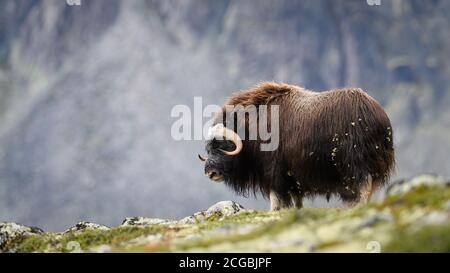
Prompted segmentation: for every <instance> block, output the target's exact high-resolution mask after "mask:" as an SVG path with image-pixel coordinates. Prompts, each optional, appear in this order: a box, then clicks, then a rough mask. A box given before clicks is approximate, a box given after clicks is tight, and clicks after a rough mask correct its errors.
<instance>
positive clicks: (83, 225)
mask: <svg viewBox="0 0 450 273" xmlns="http://www.w3.org/2000/svg"><path fill="white" fill-rule="evenodd" d="M109 229H110V228H109V227H107V226H103V225H99V224H95V223H91V222H80V223H78V224H76V225H75V226H73V227H71V228H69V229H67V230H66V231H64V233H68V232H80V231H84V230H109Z"/></svg>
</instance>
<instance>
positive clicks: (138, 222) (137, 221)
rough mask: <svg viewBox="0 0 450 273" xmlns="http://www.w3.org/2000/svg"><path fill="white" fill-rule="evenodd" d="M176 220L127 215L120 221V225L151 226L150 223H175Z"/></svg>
mask: <svg viewBox="0 0 450 273" xmlns="http://www.w3.org/2000/svg"><path fill="white" fill-rule="evenodd" d="M175 223H176V221H171V220H166V219H160V218H146V217H127V218H125V220H123V222H122V226H151V225H170V224H175Z"/></svg>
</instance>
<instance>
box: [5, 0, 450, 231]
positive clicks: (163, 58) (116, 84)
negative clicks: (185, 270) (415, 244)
mask: <svg viewBox="0 0 450 273" xmlns="http://www.w3.org/2000/svg"><path fill="white" fill-rule="evenodd" d="M0 6H2V7H3V8H2V9H1V10H0V219H2V220H3V221H14V222H21V223H23V224H29V225H37V226H41V227H43V228H45V229H56V230H61V229H63V228H66V227H67V225H70V224H71V223H73V222H74V221H81V220H90V221H94V222H99V223H103V224H108V225H114V224H117V223H118V221H120V219H122V218H123V217H124V216H129V215H133V214H134V215H148V216H151V217H165V218H170V217H180V216H182V215H187V214H189V213H192V212H194V211H198V210H199V209H200V208H202V207H205V206H207V205H208V204H210V203H214V202H215V201H217V200H224V199H231V198H234V197H233V196H234V195H233V194H232V193H231V192H229V191H228V190H227V189H225V188H224V187H223V186H220V185H216V184H213V183H211V182H209V181H207V179H206V178H204V177H203V174H202V171H203V170H202V165H201V164H200V162H198V161H197V159H196V154H197V153H198V152H202V151H203V146H202V143H201V142H195V141H192V142H175V141H174V140H172V138H171V136H170V126H171V124H172V123H173V122H174V120H175V119H174V118H171V116H170V111H171V109H172V107H173V106H174V105H177V104H186V105H189V106H192V104H193V97H194V96H202V98H203V104H204V105H206V104H210V103H214V104H222V103H223V101H224V99H225V98H226V97H227V96H229V95H230V94H231V93H232V92H234V91H236V90H239V89H244V88H247V87H249V86H250V85H253V84H255V83H258V82H260V81H264V80H276V81H285V82H289V83H293V84H298V85H302V86H305V87H306V88H309V89H315V90H325V89H330V88H336V87H342V86H359V87H362V88H363V89H365V90H367V91H368V92H369V93H370V94H371V95H372V96H374V97H375V98H376V99H378V100H379V101H380V102H381V103H382V104H383V105H384V106H385V107H386V109H387V111H388V112H389V114H390V116H391V119H392V121H393V124H394V131H395V134H396V136H395V137H396V138H395V143H396V148H397V161H398V166H397V176H399V177H403V176H411V175H414V174H417V173H422V172H436V173H440V174H442V175H450V168H449V164H448V161H449V159H450V156H449V153H448V151H450V129H449V128H450V126H449V125H450V109H449V107H448V105H449V103H450V95H449V91H450V90H449V87H448V80H449V78H450V68H449V62H448V60H449V57H450V56H449V53H450V51H449V48H450V35H449V34H450V33H449V32H450V31H449V29H450V17H449V15H448V14H449V12H450V2H449V1H445V0H441V1H439V0H435V1H420V0H403V1H402V0H397V1H382V5H381V6H368V5H367V4H366V1H363V0H361V1H360V0H352V1H344V0H341V1H327V0H320V1H308V0H306V1H287V0H286V1H264V2H261V1H255V0H250V1H226V0H219V1H195V0H191V1H138V0H129V1H118V0H111V1H87V0H86V1H82V5H81V6H69V5H67V4H65V3H64V1H57V0H48V1H10V0H1V1H0ZM205 121H206V119H205ZM234 199H236V198H234ZM236 200H237V201H239V202H240V203H242V204H243V205H244V206H246V207H258V208H263V207H266V204H265V203H264V202H262V201H261V200H259V201H254V200H253V199H236ZM54 215H58V219H55V218H54ZM62 215H64V217H65V218H66V219H61V216H62Z"/></svg>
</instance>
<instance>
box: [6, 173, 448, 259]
mask: <svg viewBox="0 0 450 273" xmlns="http://www.w3.org/2000/svg"><path fill="white" fill-rule="evenodd" d="M0 251H1V252H122V251H131V252H159V251H169V252H170V251H177V252H180V251H196V252H208V251H213V252H237V251H252V252H255V251H257V252H258V251H260V252H285V251H292V252H400V251H401V252H404V251H406V252H449V251H450V183H449V180H446V179H444V178H442V177H439V176H434V175H422V176H418V177H415V178H412V179H408V180H402V181H398V182H394V183H392V184H391V185H390V187H389V188H388V189H387V194H386V197H385V198H384V200H381V201H378V202H373V203H370V204H367V205H360V206H358V207H355V208H353V209H337V208H336V209H321V208H304V209H301V210H296V209H290V210H283V211H279V212H267V211H255V210H247V209H244V208H243V207H242V206H241V205H239V204H237V203H235V202H233V201H222V202H219V203H217V204H215V205H213V206H212V207H210V208H209V209H207V210H205V211H201V212H197V213H195V214H194V215H192V216H188V217H185V218H183V219H181V220H166V219H158V218H145V217H134V218H126V219H125V220H124V221H123V223H122V225H120V226H117V227H112V228H109V227H106V226H103V225H98V224H94V223H88V222H82V223H78V224H77V225H75V226H74V227H72V228H70V229H68V230H66V231H65V232H62V233H46V232H43V231H42V230H40V229H38V228H32V227H25V226H22V225H18V224H14V223H0Z"/></svg>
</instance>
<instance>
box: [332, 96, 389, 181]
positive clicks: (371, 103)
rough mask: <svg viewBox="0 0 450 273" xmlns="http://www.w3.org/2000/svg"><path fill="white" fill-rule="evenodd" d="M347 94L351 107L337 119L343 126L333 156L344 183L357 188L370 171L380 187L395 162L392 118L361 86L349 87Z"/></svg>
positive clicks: (335, 140) (387, 179) (334, 146)
mask: <svg viewBox="0 0 450 273" xmlns="http://www.w3.org/2000/svg"><path fill="white" fill-rule="evenodd" d="M345 98H346V100H347V103H350V107H348V108H349V109H348V111H347V114H346V115H344V118H343V119H342V120H340V121H337V120H336V122H337V123H339V124H341V125H342V124H343V128H340V129H344V130H340V133H337V134H336V135H335V136H334V138H333V139H332V143H333V147H332V154H333V157H332V160H333V161H334V164H335V166H336V168H337V170H338V172H339V174H340V177H341V180H342V181H341V184H342V185H343V186H344V187H347V188H350V189H357V188H358V187H359V186H361V184H362V183H364V182H365V181H366V180H367V177H368V175H371V176H372V180H373V183H374V184H375V187H381V186H383V185H384V184H385V183H387V182H388V181H389V178H390V175H391V173H392V171H393V170H394V166H395V153H394V146H393V130H392V126H391V123H390V120H389V118H388V116H387V114H386V113H385V111H384V110H383V108H382V107H381V106H380V105H379V103H378V102H377V101H375V100H374V99H373V98H371V97H370V96H368V95H367V94H366V93H364V92H363V91H362V90H359V89H357V90H350V92H346V96H345Z"/></svg>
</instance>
